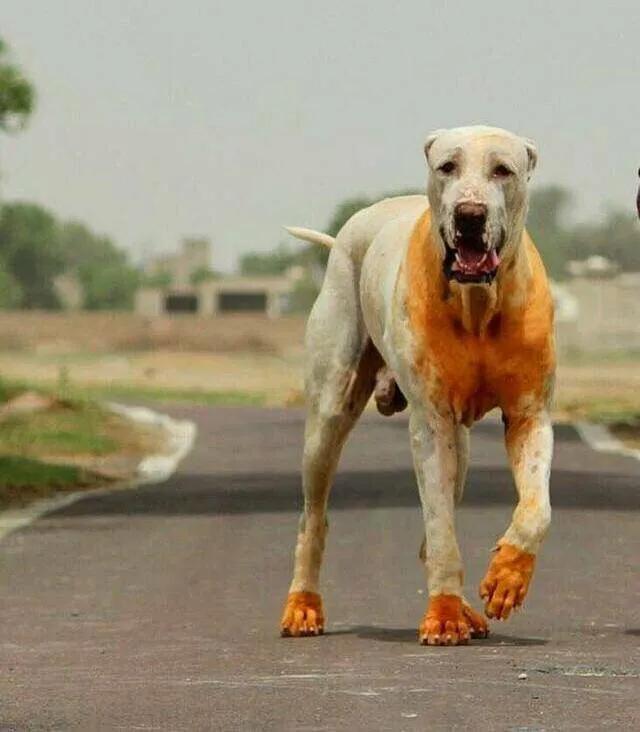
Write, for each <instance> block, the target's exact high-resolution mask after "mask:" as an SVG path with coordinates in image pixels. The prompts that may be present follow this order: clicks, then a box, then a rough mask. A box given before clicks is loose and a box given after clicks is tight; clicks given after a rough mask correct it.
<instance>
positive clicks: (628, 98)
mask: <svg viewBox="0 0 640 732" xmlns="http://www.w3.org/2000/svg"><path fill="white" fill-rule="evenodd" d="M0 35H2V36H3V37H4V38H5V39H6V40H7V41H8V42H9V44H10V45H11V46H12V48H13V51H14V56H15V58H16V60H18V61H19V62H20V63H22V64H23V65H24V67H25V68H26V69H27V71H28V72H29V74H30V75H31V77H32V78H33V80H34V81H35V84H36V86H37V89H38V95H39V103H38V109H37V113H36V115H35V117H34V118H33V121H32V123H31V124H30V127H29V130H28V131H27V132H26V133H24V134H22V135H19V136H15V137H11V138H7V137H6V136H4V137H3V138H2V140H0V146H1V148H0V168H1V171H2V181H1V190H0V193H1V195H2V197H3V198H4V199H5V200H6V199H17V198H25V199H30V200H35V201H37V202H39V203H41V204H44V205H46V206H48V207H49V208H51V209H52V210H53V211H55V212H56V213H58V214H60V215H61V216H63V217H77V218H80V219H83V220H85V221H86V222H87V223H89V224H90V225H91V226H92V227H94V228H95V229H97V230H99V231H101V232H105V233H108V234H110V235H111V236H113V237H114V238H115V239H116V240H117V241H118V242H119V243H120V244H122V245H123V246H126V247H128V248H129V249H130V251H132V253H134V255H135V256H136V258H139V257H140V256H141V255H143V254H144V253H145V252H149V251H163V250H169V249H171V248H172V247H173V246H174V245H175V243H176V242H177V241H178V240H179V239H180V237H182V236H183V235H190V234H198V235H201V234H203V235H207V236H210V237H211V239H212V241H213V244H214V262H213V264H214V266H216V267H218V268H221V269H227V270H228V269H230V268H232V267H233V265H234V264H235V261H236V257H237V255H238V253H241V252H243V251H247V250H249V249H256V250H266V249H270V248H271V247H273V246H274V245H276V244H277V243H278V242H279V241H281V240H282V239H284V238H285V237H284V236H283V234H282V232H281V229H280V226H281V225H282V224H299V225H306V226H313V227H316V228H322V227H323V226H325V225H326V223H327V221H328V219H329V217H330V215H331V212H332V209H333V206H334V205H335V204H336V202H338V201H340V199H342V198H344V197H345V196H349V195H353V194H371V195H375V194H377V193H379V192H382V191H385V190H390V189H393V188H394V187H407V186H421V185H423V184H424V178H425V166H424V162H423V158H422V142H423V139H424V138H425V137H426V135H427V133H428V132H429V131H430V130H432V129H434V128H438V127H447V126H458V125H463V124H474V123H490V124H495V125H498V126H501V127H507V128H509V129H512V130H514V131H516V132H519V133H522V134H525V135H527V136H529V137H532V138H534V139H535V140H536V142H537V143H538V146H539V151H540V165H539V169H538V173H537V176H536V180H537V182H538V183H548V182H552V181H554V182H558V183H561V184H563V185H566V186H569V187H570V188H572V189H574V190H575V192H576V205H577V207H576V215H577V216H578V217H579V218H585V217H589V216H597V215H601V213H602V211H603V209H604V207H605V206H606V205H609V204H613V205H615V206H619V207H624V208H626V209H627V210H629V211H631V210H633V203H634V197H635V189H636V183H637V178H636V172H637V169H638V166H639V165H640V73H639V72H640V43H639V38H640V3H639V2H638V0H622V1H621V2H616V1H615V0H614V1H613V2H607V3H605V2H594V3H587V2H563V1H562V0H553V1H549V0H544V1H542V2H535V3H533V2H514V0H508V1H506V0H505V1H503V0H483V2H478V3H469V2H460V3H455V2H448V3H446V4H445V3H444V2H438V3H436V2H429V0H411V1H405V2H403V1H402V0H398V1H396V2H394V3H391V2H388V3H383V2H378V3H375V2H371V1H369V2H349V0H340V1H336V0H323V2H304V0H270V2H263V3H258V2H256V1H255V0H254V1H253V2H240V1H238V0H235V1H234V2H232V1H229V2H224V3H221V2H205V1H204V0H181V2H175V1H174V0H130V1H129V2H123V1H122V0H110V1H109V2H103V1H98V0H65V1H63V0H47V2H46V3H45V2H44V1H43V0H2V3H1V5H0Z"/></svg>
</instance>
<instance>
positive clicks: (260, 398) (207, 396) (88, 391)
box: [75, 384, 266, 407]
mask: <svg viewBox="0 0 640 732" xmlns="http://www.w3.org/2000/svg"><path fill="white" fill-rule="evenodd" d="M75 392H76V393H77V394H80V395H84V396H85V397H89V398H94V399H95V398H100V399H123V400H130V399H142V400H143V401H150V402H158V403H163V402H164V403H171V402H173V403H181V404H201V405H204V406H212V407H216V406H223V407H224V406H226V407H238V406H256V407H259V406H262V405H264V404H265V402H266V395H265V394H263V393H261V392H250V391H210V390H207V389H174V388H170V387H145V386H138V385H135V384H113V385H109V386H82V387H76V389H75Z"/></svg>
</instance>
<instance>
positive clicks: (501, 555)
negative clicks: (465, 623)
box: [480, 543, 536, 620]
mask: <svg viewBox="0 0 640 732" xmlns="http://www.w3.org/2000/svg"><path fill="white" fill-rule="evenodd" d="M535 560H536V558H535V555H534V554H529V553H528V552H525V551H522V549H518V548H517V547H515V546H513V545H512V544H507V543H503V544H500V545H499V546H498V548H497V550H496V553H495V555H494V557H493V559H492V560H491V564H490V565H489V569H488V570H487V574H486V575H485V578H484V579H483V580H482V582H481V583H480V597H481V598H482V599H483V600H484V602H485V605H484V611H485V614H486V615H487V617H489V618H496V619H497V620H506V619H507V618H508V617H509V615H510V614H511V611H512V610H513V609H514V608H517V607H519V606H520V605H522V603H523V602H524V598H525V596H526V594H527V590H528V589H529V583H530V582H531V576H532V575H533V568H534V565H535Z"/></svg>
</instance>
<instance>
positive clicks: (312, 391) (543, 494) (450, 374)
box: [281, 127, 555, 645]
mask: <svg viewBox="0 0 640 732" xmlns="http://www.w3.org/2000/svg"><path fill="white" fill-rule="evenodd" d="M425 154H426V157H427V162H428V166H429V183H428V199H427V198H425V197H423V196H403V197H399V198H391V199H387V200H384V201H381V202H380V203H377V204H375V205H373V206H370V207H369V208H366V209H364V210H362V211H360V212H358V213H357V214H356V215H355V216H353V217H352V218H351V219H350V220H349V221H348V222H347V223H346V224H345V226H344V227H343V228H342V230H341V231H340V233H339V234H338V236H337V237H336V239H335V240H333V239H332V238H331V237H328V236H327V235H325V234H319V233H317V232H312V231H309V230H306V229H292V230H291V232H292V233H293V234H294V235H296V236H298V237H299V238H303V239H306V240H308V241H314V242H319V243H323V244H327V245H330V246H331V254H330V257H329V263H328V267H327V272H326V277H325V280H324V284H323V287H322V291H321V292H320V295H319V296H318V299H317V301H316V303H315V305H314V307H313V310H312V311H311V315H310V317H309V322H308V326H307V333H306V349H307V354H308V363H307V371H306V397H307V405H308V415H307V422H306V429H305V447H304V457H303V468H302V479H303V487H304V498H305V505H304V513H303V516H302V518H301V521H300V528H299V534H298V541H297V546H296V551H295V569H294V573H293V580H292V583H291V587H290V592H289V595H288V598H287V602H286V605H285V609H284V614H283V617H282V623H281V631H282V634H283V635H287V636H302V635H317V634H319V633H322V632H323V629H324V622H325V621H324V615H323V609H322V602H321V598H320V595H319V592H318V582H319V573H320V564H321V561H322V554H323V550H324V543H325V535H326V532H327V520H326V510H327V500H328V496H329V490H330V487H331V483H332V480H333V477H334V474H335V471H336V467H337V464H338V459H339V456H340V452H341V449H342V447H343V445H344V442H345V440H346V438H347V436H348V434H349V431H350V430H351V428H352V427H353V425H354V424H355V422H356V420H357V419H358V417H359V415H360V414H361V412H362V410H363V408H364V407H365V405H366V403H367V400H368V399H369V397H370V396H371V393H372V391H373V390H374V387H375V386H376V380H377V381H378V384H380V383H382V389H381V391H382V392H384V394H386V396H387V400H386V403H385V404H386V407H387V413H388V412H389V411H393V405H394V404H395V405H396V407H397V408H402V407H403V406H404V401H403V400H404V397H406V400H407V401H408V404H409V408H410V422H409V432H410V438H411V448H412V451H413V458H414V465H415V471H416V476H417V481H418V486H419V491H420V499H421V502H422V507H423V515H424V526H425V536H426V547H425V546H423V549H422V550H421V553H420V555H421V558H422V559H423V561H424V564H425V567H426V571H427V580H428V590H429V604H428V607H427V611H426V614H425V616H424V618H423V620H422V623H421V624H420V628H419V640H420V642H421V643H425V644H434V645H446V644H451V645H455V644H458V643H466V642H467V641H468V639H469V638H470V637H472V636H484V635H486V633H487V624H486V621H485V620H484V618H482V616H481V615H480V614H479V613H477V612H475V611H474V610H472V609H471V607H470V606H469V605H468V603H467V602H466V601H465V599H464V598H463V596H462V585H463V568H462V561H461V557H460V551H459V549H458V544H457V541H456V535H455V529H454V506H455V503H456V502H457V501H459V500H460V498H461V496H462V491H463V486H464V481H465V476H466V472H467V462H468V428H469V427H470V425H471V424H472V423H473V422H474V421H475V420H477V419H480V418H481V417H482V416H483V415H484V414H485V413H486V412H487V411H489V410H490V409H493V408H494V407H499V408H500V409H501V410H502V414H503V420H504V423H505V432H506V445H507V451H508V455H509V460H510V463H511V466H512V470H513V475H514V478H515V483H516V487H517V491H518V496H519V499H518V503H517V506H516V508H515V511H514V513H513V518H512V522H511V525H510V526H509V527H508V529H507V531H506V533H505V534H504V536H503V537H502V538H501V539H500V540H499V542H498V545H497V547H496V549H495V554H494V555H493V558H492V560H491V563H490V565H489V568H488V571H487V574H486V576H485V578H484V580H483V581H482V583H481V584H480V595H481V596H482V598H483V599H484V601H485V613H486V615H487V616H488V617H490V618H499V619H506V618H507V617H508V616H509V614H510V613H511V611H512V609H513V608H515V607H517V606H518V605H520V604H521V603H522V602H523V600H524V597H525V595H526V593H527V589H528V587H529V582H530V579H531V575H532V573H533V568H534V562H535V556H536V553H537V551H538V549H539V546H540V542H541V540H542V538H543V537H544V535H545V532H546V530H547V527H548V526H549V521H550V517H551V508H550V503H549V472H550V463H551V453H552V446H553V435H552V428H551V421H550V418H549V403H550V400H551V396H552V391H553V383H554V370H555V353H554V335H553V305H552V299H551V295H550V291H549V286H548V282H547V278H546V274H545V271H544V267H543V265H542V262H541V260H540V257H539V255H538V252H537V250H536V248H535V246H534V245H533V243H532V241H531V239H530V238H529V236H528V235H527V233H526V231H525V229H524V222H525V217H526V213H527V205H528V194H527V188H528V181H529V178H530V176H531V173H532V171H533V169H534V168H535V165H536V160H537V154H536V150H535V147H534V145H533V144H532V143H531V142H530V141H528V140H525V139H523V138H520V137H518V136H516V135H514V134H512V133H510V132H506V131H504V130H501V129H496V128H490V127H466V128H459V129H454V130H441V131H438V132H435V133H434V134H432V135H430V136H429V138H428V140H427V143H426V145H425ZM387 369H390V373H391V374H392V375H393V378H389V371H388V370H387ZM381 375H382V376H381ZM396 384H397V386H396ZM398 387H399V388H398ZM394 389H395V393H394ZM389 393H391V395H392V398H391V399H389V398H388V397H389ZM383 401H384V400H383ZM390 404H391V408H389V405H390Z"/></svg>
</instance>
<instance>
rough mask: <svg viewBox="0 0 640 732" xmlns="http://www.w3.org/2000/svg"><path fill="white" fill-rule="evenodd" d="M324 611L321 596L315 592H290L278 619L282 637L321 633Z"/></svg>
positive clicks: (322, 630)
mask: <svg viewBox="0 0 640 732" xmlns="http://www.w3.org/2000/svg"><path fill="white" fill-rule="evenodd" d="M323 632H324V613H323V611H322V598H321V597H320V595H318V594H317V593H316V592H290V593H289V595H288V597H287V602H286V604H285V606H284V612H283V613H282V620H281V621H280V635H282V636H283V637H285V638H286V637H289V636H294V637H298V636H302V635H322V633H323Z"/></svg>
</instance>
